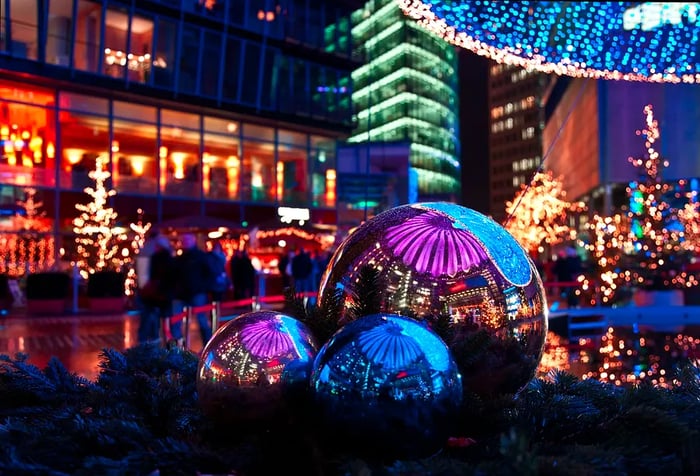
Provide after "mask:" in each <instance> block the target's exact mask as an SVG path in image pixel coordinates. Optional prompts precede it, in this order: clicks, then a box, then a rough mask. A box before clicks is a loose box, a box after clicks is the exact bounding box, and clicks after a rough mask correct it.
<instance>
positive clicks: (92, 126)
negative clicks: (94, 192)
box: [59, 111, 110, 190]
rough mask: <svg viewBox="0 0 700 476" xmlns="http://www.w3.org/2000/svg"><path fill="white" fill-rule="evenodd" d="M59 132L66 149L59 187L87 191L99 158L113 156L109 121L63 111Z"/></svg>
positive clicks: (62, 155) (60, 116)
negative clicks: (110, 154)
mask: <svg viewBox="0 0 700 476" xmlns="http://www.w3.org/2000/svg"><path fill="white" fill-rule="evenodd" d="M59 130H60V134H61V147H62V150H61V165H60V167H61V170H60V177H59V185H60V186H61V187H62V188H68V189H74V190H83V189H84V188H85V187H88V186H90V184H91V180H90V178H89V177H88V173H90V171H92V170H94V169H95V159H96V158H97V157H98V156H100V155H102V156H109V148H110V145H109V121H108V119H107V118H106V117H99V116H94V115H90V114H82V113H75V112H67V111H62V112H61V113H60V115H59Z"/></svg>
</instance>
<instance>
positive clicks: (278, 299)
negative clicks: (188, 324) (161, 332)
mask: <svg viewBox="0 0 700 476" xmlns="http://www.w3.org/2000/svg"><path fill="white" fill-rule="evenodd" d="M297 296H299V297H301V298H315V297H316V293H315V292H311V291H307V292H304V293H298V294H297ZM285 299H286V298H285V297H284V295H282V294H277V295H273V296H259V297H252V298H245V299H237V300H234V301H222V302H220V303H219V309H220V310H221V311H223V310H224V309H226V310H231V309H243V308H251V310H252V308H253V306H254V305H255V304H279V303H283V302H284V301H285ZM215 309H216V304H215V303H209V304H204V305H202V306H195V307H192V308H189V311H190V312H191V313H192V314H199V313H202V312H208V313H211V312H212V311H214V310H215ZM187 312H188V308H185V309H183V310H182V312H178V313H177V314H173V315H172V316H170V324H171V325H173V324H179V323H180V322H182V321H183V320H184V319H185V317H187Z"/></svg>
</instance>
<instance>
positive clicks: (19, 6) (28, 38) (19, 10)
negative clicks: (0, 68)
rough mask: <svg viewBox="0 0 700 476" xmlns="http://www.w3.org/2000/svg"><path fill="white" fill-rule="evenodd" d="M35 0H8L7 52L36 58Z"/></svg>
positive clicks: (20, 56)
mask: <svg viewBox="0 0 700 476" xmlns="http://www.w3.org/2000/svg"><path fill="white" fill-rule="evenodd" d="M37 18H38V14H37V2H36V1H27V0H10V36H11V38H12V42H11V43H10V45H9V52H10V54H11V55H12V56H16V57H18V58H27V59H33V60H35V59H37V53H38V40H37V31H38V29H37Z"/></svg>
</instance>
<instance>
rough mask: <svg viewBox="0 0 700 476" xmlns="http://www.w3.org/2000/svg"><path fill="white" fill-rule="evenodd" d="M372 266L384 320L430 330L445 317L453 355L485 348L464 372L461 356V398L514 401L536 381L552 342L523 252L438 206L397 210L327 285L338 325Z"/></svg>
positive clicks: (475, 219)
mask: <svg viewBox="0 0 700 476" xmlns="http://www.w3.org/2000/svg"><path fill="white" fill-rule="evenodd" d="M367 266H369V267H372V268H374V270H376V271H377V272H378V275H379V279H380V280H381V296H380V297H381V304H380V306H381V308H380V309H379V310H378V311H379V312H385V313H390V314H399V315H408V316H411V317H413V318H415V319H418V320H427V321H434V320H435V319H436V318H437V316H441V315H442V316H445V315H447V316H449V318H450V321H451V322H452V323H453V325H454V329H455V335H456V337H455V340H454V341H452V342H448V345H449V346H450V347H451V348H453V352H454V353H455V355H456V354H457V352H456V351H455V350H454V348H459V349H460V352H462V353H463V354H464V353H465V352H470V350H469V347H468V346H469V343H470V342H472V341H473V340H474V339H477V340H478V339H481V338H483V339H487V340H488V345H485V346H482V347H480V348H481V350H482V351H483V352H484V354H483V355H471V358H470V359H468V360H469V361H470V362H471V364H470V365H469V366H468V367H462V365H461V364H460V359H459V356H458V355H456V359H457V362H458V364H459V365H460V371H461V373H462V377H463V381H464V384H465V390H467V391H471V392H474V393H478V394H492V393H508V392H512V393H515V392H517V391H518V390H520V389H521V388H522V387H523V386H524V385H525V384H527V382H528V381H529V380H530V379H531V378H532V377H533V376H534V373H535V371H536V369H537V365H538V363H539V361H540V358H541V356H542V351H543V347H544V342H545V337H546V335H547V303H546V297H545V293H544V287H543V285H542V281H541V279H540V277H539V274H538V273H537V270H536V268H535V266H534V264H533V263H532V261H531V259H530V258H529V257H528V255H527V253H526V252H525V250H524V249H523V248H522V246H520V245H519V244H518V243H517V241H515V239H514V238H513V237H512V235H510V234H509V233H508V232H507V231H506V230H505V228H503V227H502V226H501V225H499V224H497V223H496V222H495V221H493V220H492V219H491V218H488V217H486V216H485V215H482V214H481V213H478V212H476V211H474V210H471V209H469V208H465V207H462V206H459V205H455V204H452V203H441V202H434V203H418V204H412V205H403V206H399V207H396V208H393V209H391V210H387V211H385V212H383V213H381V214H379V215H377V216H375V217H373V218H372V219H370V220H368V221H367V222H365V223H364V224H362V225H360V226H359V227H358V228H357V229H356V230H355V231H354V232H353V233H352V234H351V235H350V236H348V237H347V238H346V239H345V240H344V241H343V242H342V243H341V244H340V246H339V247H338V249H337V250H336V252H335V253H334V255H333V256H332V258H331V260H330V262H329V265H328V267H327V268H326V270H325V273H324V275H323V277H322V279H321V287H320V289H319V303H320V305H323V304H324V302H325V301H326V300H327V299H330V296H332V295H333V294H335V293H336V292H340V293H341V295H342V298H343V301H344V304H345V305H344V307H343V311H342V312H341V315H340V317H339V324H344V323H345V322H347V321H348V320H349V317H348V315H347V313H348V312H349V309H351V308H352V307H353V306H352V305H353V304H355V303H354V302H353V299H354V296H356V295H357V292H356V291H357V289H358V283H359V276H360V274H361V270H362V269H363V268H364V267H367ZM480 336H481V337H480Z"/></svg>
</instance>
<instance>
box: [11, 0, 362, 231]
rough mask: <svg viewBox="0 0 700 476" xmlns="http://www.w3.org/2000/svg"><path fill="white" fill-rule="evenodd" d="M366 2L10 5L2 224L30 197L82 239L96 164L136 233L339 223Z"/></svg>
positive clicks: (176, 0)
mask: <svg viewBox="0 0 700 476" xmlns="http://www.w3.org/2000/svg"><path fill="white" fill-rule="evenodd" d="M359 6H361V3H360V2H352V1H350V0H342V1H327V2H326V1H317V0H276V1H272V0H151V1H140V0H139V1H135V0H132V1H129V0H124V1H121V0H101V1H96V0H0V142H1V143H2V148H1V149H0V210H1V212H2V213H0V221H2V220H3V217H7V216H9V215H10V214H12V213H14V212H15V211H16V208H17V205H16V204H17V202H18V200H20V199H23V198H24V197H25V191H26V189H27V188H28V187H31V188H33V189H36V190H37V200H40V201H41V202H42V203H43V207H44V210H45V213H46V216H47V217H48V218H49V219H52V223H53V228H54V231H55V233H57V234H66V233H70V228H71V226H70V222H71V220H72V219H73V218H74V217H75V216H76V215H77V212H76V210H75V203H76V202H78V201H80V202H86V201H87V200H86V198H85V193H84V192H83V189H84V188H85V187H86V186H88V185H89V184H90V182H91V180H90V178H89V176H88V174H89V172H90V171H91V170H93V169H94V167H95V162H96V158H97V157H103V158H108V159H109V161H108V162H109V171H110V172H111V174H112V176H111V183H110V186H111V187H112V188H114V189H115V190H116V191H117V195H116V196H115V197H113V199H112V200H113V205H114V206H115V208H116V209H117V211H118V213H119V215H120V217H121V219H122V220H123V221H124V222H125V223H128V222H129V221H133V220H134V219H135V218H136V214H137V210H138V209H142V210H143V213H144V218H145V219H146V220H148V221H152V222H154V223H158V222H161V221H164V220H168V219H170V218H175V217H180V216H186V215H210V216H218V217H222V218H226V219H228V220H230V221H234V222H235V221H237V222H243V221H247V222H248V223H250V225H251V226H254V225H255V224H256V223H258V222H261V221H265V220H266V219H269V218H274V217H275V216H276V207H278V206H280V205H284V206H300V207H309V208H311V212H312V220H313V219H314V217H317V218H318V217H321V218H319V219H320V220H322V221H325V222H329V220H330V221H332V219H333V217H334V216H335V215H334V213H335V154H336V142H337V141H338V140H339V139H345V138H347V137H348V135H349V134H350V132H351V130H352V125H353V122H352V121H353V118H352V105H351V104H352V103H351V89H352V85H351V81H352V78H351V71H352V70H353V69H355V68H356V67H357V66H359V63H357V62H355V61H354V60H353V57H352V44H351V41H350V35H349V32H350V25H351V23H350V21H351V18H350V14H351V12H352V11H354V10H356V9H357V8H359ZM5 221H6V220H5ZM2 228H5V229H6V228H7V225H4V226H3V225H0V229H2ZM0 231H2V230H0Z"/></svg>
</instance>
